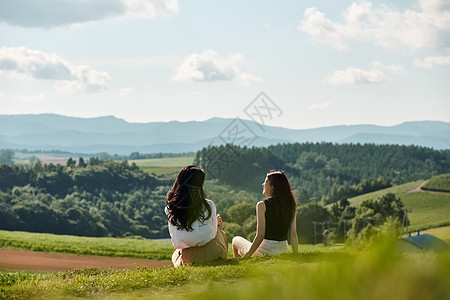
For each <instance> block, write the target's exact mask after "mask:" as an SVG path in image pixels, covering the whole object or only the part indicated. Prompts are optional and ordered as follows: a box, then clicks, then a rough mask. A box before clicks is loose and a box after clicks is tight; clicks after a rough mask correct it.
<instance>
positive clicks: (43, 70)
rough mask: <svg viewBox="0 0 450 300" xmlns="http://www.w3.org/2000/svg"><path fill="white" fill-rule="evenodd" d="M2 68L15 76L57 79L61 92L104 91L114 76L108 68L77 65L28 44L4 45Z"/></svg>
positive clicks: (1, 57)
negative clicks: (100, 68)
mask: <svg viewBox="0 0 450 300" xmlns="http://www.w3.org/2000/svg"><path fill="white" fill-rule="evenodd" d="M0 70H3V73H4V75H7V76H10V77H13V78H20V77H25V78H32V79H45V80H55V81H56V84H55V89H56V91H57V92H59V93H97V92H103V91H105V90H106V88H107V85H108V83H109V80H110V76H109V75H108V73H106V72H99V71H96V70H94V69H92V68H90V67H88V66H85V65H79V66H75V65H72V64H70V63H69V62H67V61H65V60H63V59H62V58H60V57H59V56H57V55H55V54H48V53H45V52H42V51H38V50H31V49H27V48H25V47H18V48H16V47H1V48H0ZM4 75H3V76H4Z"/></svg>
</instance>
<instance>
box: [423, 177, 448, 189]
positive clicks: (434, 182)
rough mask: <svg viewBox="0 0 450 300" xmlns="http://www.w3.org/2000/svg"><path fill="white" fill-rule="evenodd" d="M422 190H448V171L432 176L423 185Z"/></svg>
mask: <svg viewBox="0 0 450 300" xmlns="http://www.w3.org/2000/svg"><path fill="white" fill-rule="evenodd" d="M422 189H424V190H430V191H442V192H450V173H449V174H442V175H438V176H433V177H432V178H431V179H430V180H429V181H428V182H427V183H426V184H425V185H424V186H423V187H422Z"/></svg>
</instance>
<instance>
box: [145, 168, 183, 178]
mask: <svg viewBox="0 0 450 300" xmlns="http://www.w3.org/2000/svg"><path fill="white" fill-rule="evenodd" d="M139 168H140V169H141V170H142V171H144V172H146V173H148V174H150V175H153V176H156V177H158V178H160V179H170V180H175V178H177V175H178V172H180V170H181V167H158V166H144V167H142V166H141V167H139Z"/></svg>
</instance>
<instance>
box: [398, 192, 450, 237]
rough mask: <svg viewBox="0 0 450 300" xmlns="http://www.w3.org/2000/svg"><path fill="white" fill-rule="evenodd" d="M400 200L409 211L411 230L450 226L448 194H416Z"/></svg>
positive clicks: (404, 196) (407, 195)
mask: <svg viewBox="0 0 450 300" xmlns="http://www.w3.org/2000/svg"><path fill="white" fill-rule="evenodd" d="M400 198H401V200H402V201H403V204H404V205H405V207H406V208H408V210H409V211H410V212H409V213H408V217H409V220H410V223H411V225H410V227H411V229H412V230H417V229H428V228H433V227H441V226H446V225H450V194H435V193H427V192H416V193H410V194H404V195H402V196H401V197H400Z"/></svg>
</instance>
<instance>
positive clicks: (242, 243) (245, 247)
mask: <svg viewBox="0 0 450 300" xmlns="http://www.w3.org/2000/svg"><path fill="white" fill-rule="evenodd" d="M233 245H235V247H236V249H237V250H238V253H239V255H240V256H244V255H245V254H246V253H247V252H248V251H249V250H250V247H251V246H252V243H251V242H250V241H248V240H246V239H244V238H243V237H241V236H235V237H234V238H233ZM287 252H289V246H288V243H287V241H273V240H266V239H264V240H263V241H262V242H261V244H260V245H259V247H258V249H256V251H255V253H253V255H252V257H254V256H264V255H280V254H283V253H287Z"/></svg>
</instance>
